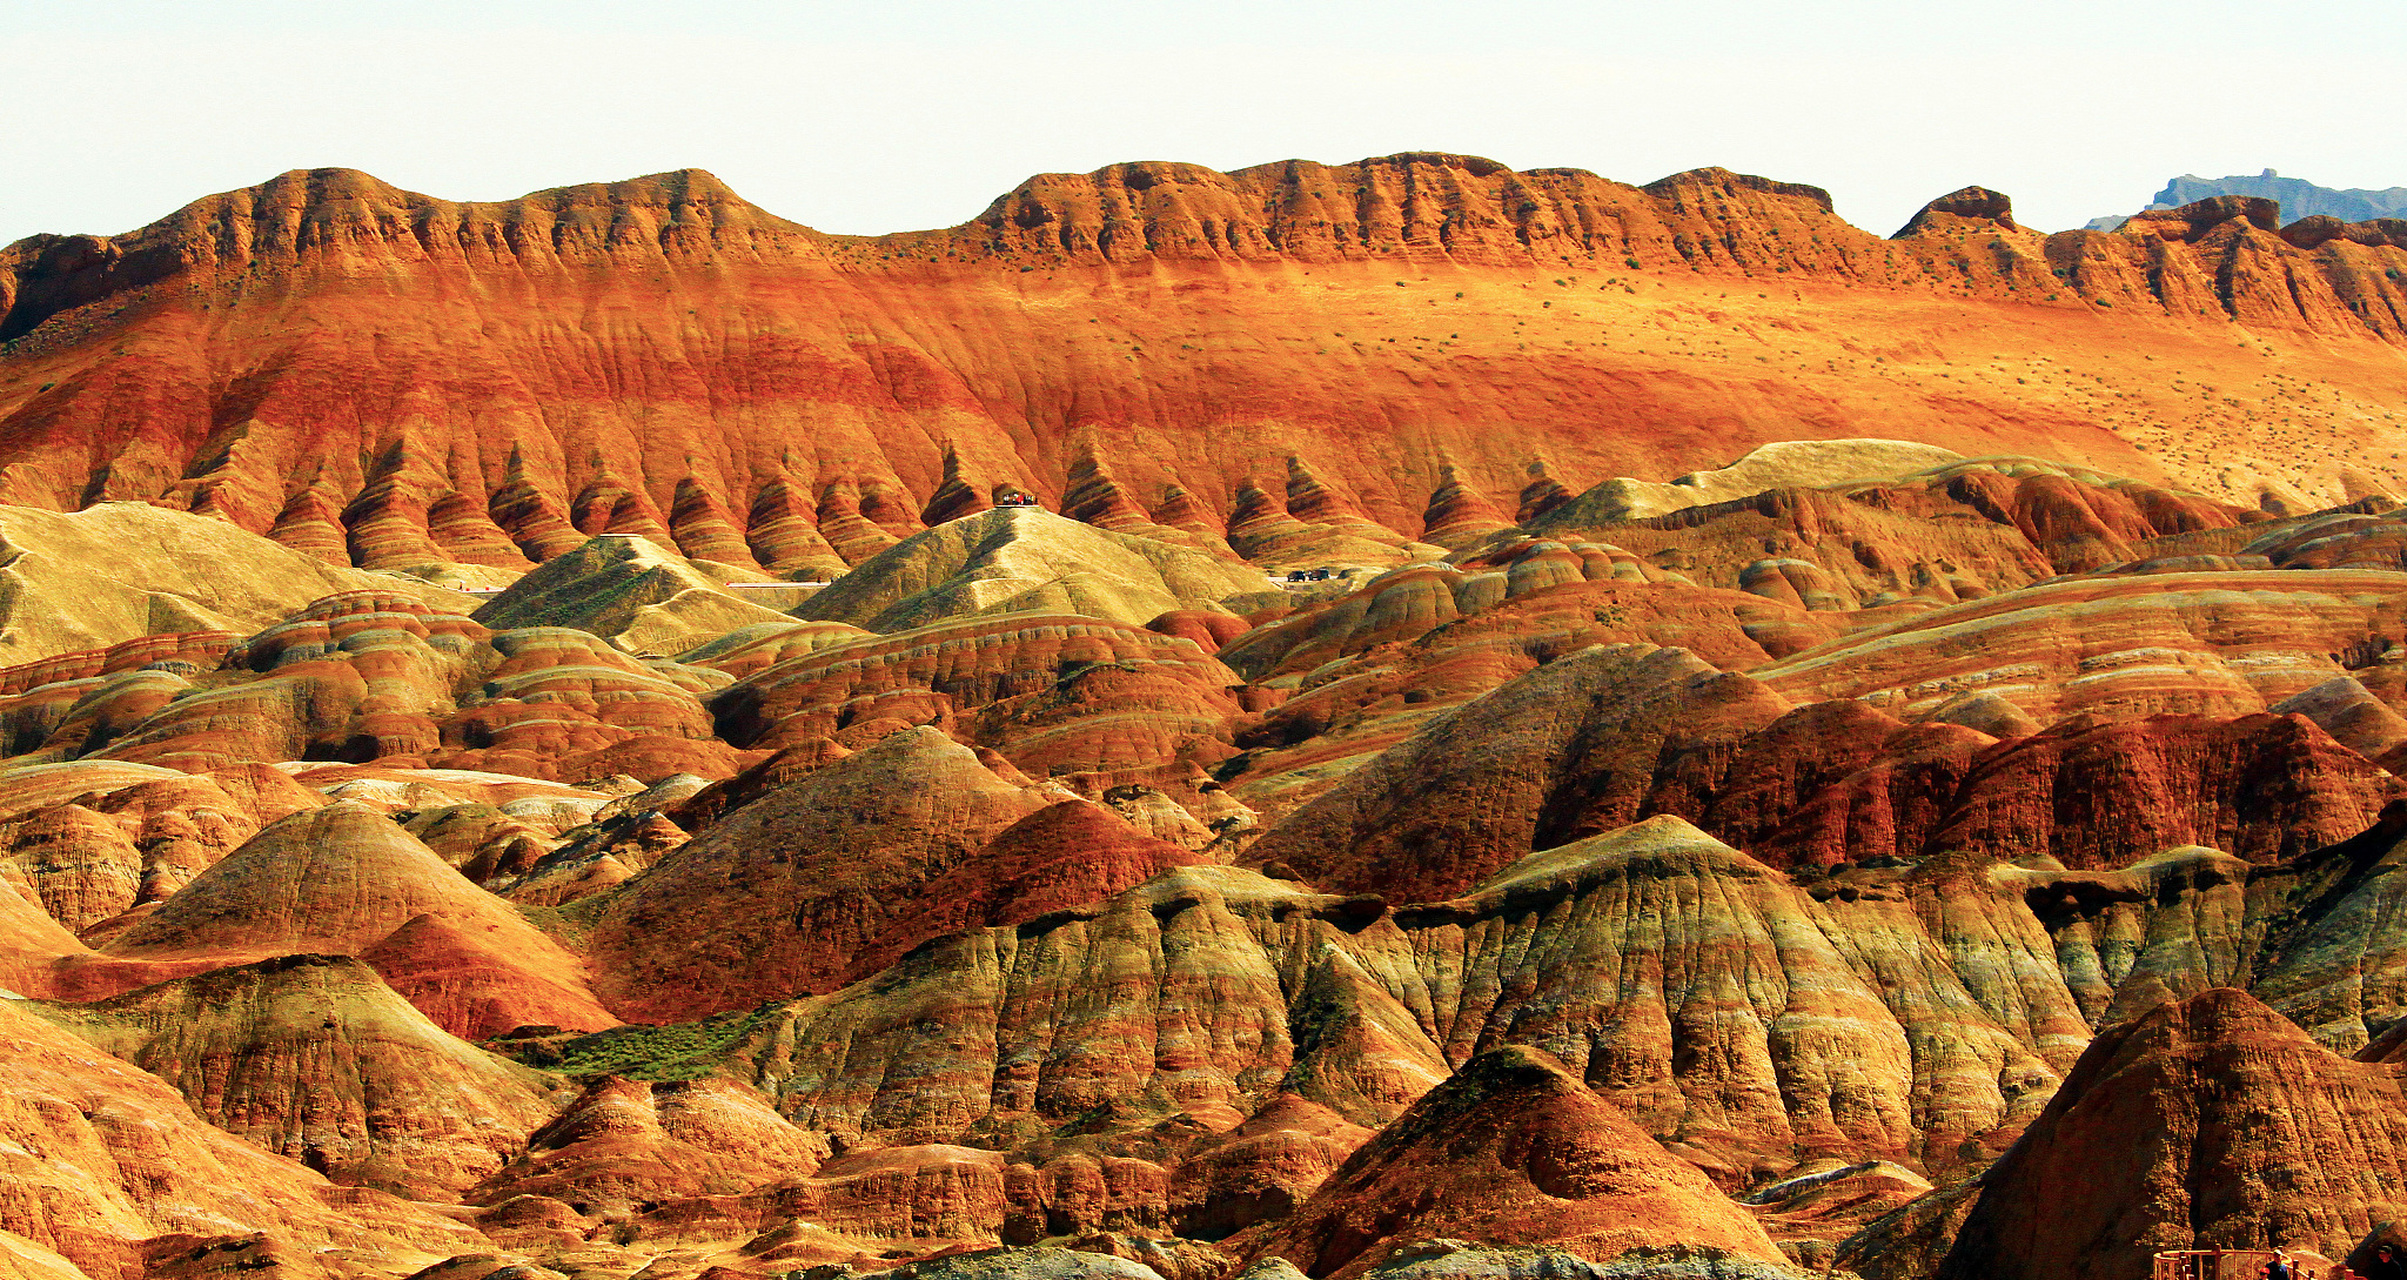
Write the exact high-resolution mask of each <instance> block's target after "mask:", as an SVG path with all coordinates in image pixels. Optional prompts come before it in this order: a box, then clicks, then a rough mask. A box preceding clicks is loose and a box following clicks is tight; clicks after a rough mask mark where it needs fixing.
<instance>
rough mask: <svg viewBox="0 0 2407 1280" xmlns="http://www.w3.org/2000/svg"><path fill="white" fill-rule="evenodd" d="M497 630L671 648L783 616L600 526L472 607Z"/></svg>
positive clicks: (648, 544)
mask: <svg viewBox="0 0 2407 1280" xmlns="http://www.w3.org/2000/svg"><path fill="white" fill-rule="evenodd" d="M474 616H475V618H476V620H477V621H478V622H481V623H483V624H485V625H486V626H488V627H491V628H493V629H494V630H496V631H508V630H511V629H514V628H518V627H574V628H576V629H577V630H580V631H590V632H592V633H594V634H595V635H598V636H603V637H606V638H624V640H625V641H626V644H627V647H632V648H642V649H646V650H659V651H662V652H667V653H674V652H677V651H678V650H681V649H686V648H690V647H692V646H693V645H696V644H699V643H702V642H703V641H706V640H709V639H712V638H714V637H717V636H720V635H723V634H725V633H727V632H729V631H733V630H735V629H736V628H737V627H745V626H751V625H754V624H756V623H762V622H775V621H779V620H780V619H781V615H780V614H778V613H777V612H776V611H775V610H772V609H764V608H762V607H760V606H759V605H756V604H752V603H750V602H749V601H744V600H739V599H737V598H736V597H735V594H734V593H733V592H730V591H727V590H725V589H723V583H722V580H721V579H719V578H716V577H713V576H711V575H709V574H707V573H705V572H703V570H701V569H700V568H698V567H696V566H695V564H694V563H693V562H692V561H690V560H687V559H686V558H685V557H683V556H680V555H678V554H677V553H675V552H673V551H668V550H665V549H663V548H662V547H661V546H659V545H658V544H657V543H654V542H652V541H651V540H649V539H647V538H643V537H638V536H636V535H633V534H618V533H605V534H602V535H600V536H598V537H594V538H588V539H587V540H586V541H585V543H584V544H583V545H581V546H579V547H578V548H576V549H575V550H573V551H571V552H569V553H568V554H566V555H563V556H561V557H559V558H558V559H555V560H551V561H547V562H545V563H544V564H543V565H542V566H541V567H540V568H537V569H536V570H535V571H534V572H532V573H529V574H527V575H526V576H525V577H523V578H520V579H519V580H518V581H516V582H514V583H511V584H510V586H509V588H508V589H507V590H505V591H503V592H502V593H501V594H500V595H497V596H495V597H493V598H492V599H491V600H488V601H486V602H485V604H484V605H483V607H481V608H479V609H478V610H477V611H476V613H475V615H474Z"/></svg>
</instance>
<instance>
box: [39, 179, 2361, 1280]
mask: <svg viewBox="0 0 2407 1280" xmlns="http://www.w3.org/2000/svg"><path fill="white" fill-rule="evenodd" d="M2403 413H2407V226H2402V225H2401V224H2399V223H2397V222H2396V221H2374V222H2367V223H2358V224H2341V223H2338V222H2336V221H2335V220H2333V219H2330V218H2308V219H2304V220H2300V221H2297V222H2292V223H2288V224H2284V223H2283V221H2282V220H2281V218H2280V216H2279V210H2278V208H2277V207H2276V206H2274V205H2273V204H2272V203H2271V202H2270V201H2263V200H2252V199H2243V198H2238V197H2226V198H2219V199H2214V200H2208V201H2202V202H2199V203H2197V204H2193V205H2190V206H2186V207H2184V208H2180V209H2174V210H2156V211H2151V212H2149V213H2145V214H2142V215H2141V216H2140V217H2138V218H2135V219H2134V220H2132V221H2131V222H2130V223H2128V224H2126V225H2125V226H2123V227H2122V228H2121V229H2119V230H2117V231H2114V232H2111V233H2104V232H2093V231H2082V232H2068V233H2062V234H2058V235H2041V234H2039V233H2036V232H2033V231H2030V230H2028V229H2026V228H2023V227H2021V226H2019V225H2018V224H2016V223H2015V221H2014V219H2013V214H2012V210H2011V206H2010V204H2009V202H2008V201H2007V200H2006V199H2005V197H2003V196H2001V195H1998V194H1997V193H1994V192H1990V191H1986V190H1983V189H1980V188H1968V189H1966V190H1964V191H1959V192H1955V193H1952V194H1949V195H1947V196H1944V197H1942V198H1940V199H1939V200H1935V201H1934V202H1932V204H1931V205H1930V206H1929V207H1928V208H1926V209H1925V210H1924V211H1923V213H1922V214H1921V215H1919V216H1918V217H1916V218H1915V219H1914V220H1913V222H1912V223H1911V224H1910V225H1909V226H1908V227H1906V228H1905V229H1903V230H1902V231H1900V232H1899V233H1898V234H1897V235H1895V236H1892V237H1889V238H1886V239H1883V238H1881V237H1879V236H1877V235H1873V234H1869V233H1866V232H1864V231H1861V230H1858V229H1856V228H1854V227H1851V226H1848V225H1847V224H1845V223H1843V222H1841V221H1839V220H1838V219H1836V218H1835V217H1834V216H1833V215H1832V214H1831V212H1830V207H1829V201H1828V198H1827V197H1826V196H1824V195H1823V194H1822V193H1821V192H1820V191H1818V190H1816V189H1815V188H1812V187H1807V186H1803V185H1799V184H1794V183H1786V182H1775V181H1770V180H1767V179H1762V178H1755V177H1747V176H1743V175H1738V174H1732V173H1728V172H1724V171H1720V170H1701V171H1697V172H1692V173H1685V174H1679V175H1675V176H1674V177H1671V178H1666V179H1664V180H1662V181H1660V182H1655V183H1652V184H1649V185H1647V186H1644V187H1633V186H1628V185H1624V184H1621V183H1617V182H1611V181H1607V180H1605V179H1601V178H1598V177H1596V176H1595V175H1592V174H1587V173H1584V172H1581V171H1576V170H1537V171H1529V172H1515V171H1512V170H1509V169H1505V168H1503V167H1502V166H1499V165H1495V164H1493V163H1492V162H1489V161H1484V160H1479V159H1477V158H1474V157H1465V156H1452V155H1435V154H1413V155H1402V156H1391V157H1385V158H1381V159H1375V160H1367V161H1363V162H1361V163H1359V164H1355V165H1347V166H1322V165H1312V164H1306V163H1303V162H1290V163H1285V164H1278V165H1268V166H1260V167H1257V168H1253V169H1247V170H1241V171H1238V172H1235V173H1226V174H1224V173H1217V172H1213V171H1210V170H1206V169H1201V168H1198V167H1194V166H1184V165H1172V164H1131V165H1121V166H1114V167H1112V168H1109V169H1105V170H1101V171H1098V172H1096V173H1093V174H1087V175H1046V176H1042V177H1039V178H1035V179H1031V180H1030V181H1029V182H1027V183H1025V184H1023V185H1022V186H1021V187H1020V188H1019V189H1017V190H1015V191H1013V192H1011V193H1009V194H1007V195H1005V196H1004V197H1002V198H1001V199H999V200H997V201H996V202H995V204H994V205H993V206H992V207H991V208H989V209H988V210H987V211H986V212H985V213H984V214H982V215H980V216H979V217H977V218H976V219H973V220H972V221H970V222H967V223H965V224H963V225H961V226H959V227H955V228H951V229H948V230H943V231H932V232H918V233H909V234H901V235H894V236H886V237H878V238H860V237H841V236H830V235H822V234H820V233H817V232H814V231H811V230H809V229H808V228H804V227H800V226H797V225H794V224H791V223H787V222H784V221H782V220H780V219H778V218H776V217H774V216H772V215H770V214H768V213H765V212H763V211H761V210H759V209H756V208H754V207H752V206H751V205H749V204H746V203H745V202H744V201H742V200H741V199H740V198H738V197H736V196H735V195H734V194H733V193H732V192H729V191H727V190H726V189H725V188H723V187H721V186H720V185H719V184H717V183H716V182H715V181H714V180H713V179H711V178H710V177H709V176H708V175H706V174H702V173H699V172H692V171H688V172H682V173H675V174H665V175H655V176H653V177H649V178H642V179H636V180H632V181H629V182H624V183H616V184H611V185H607V186H591V187H579V188H569V189H563V190H557V191H547V192H540V193H536V194H534V195H531V196H528V197H526V198H524V199H522V200H519V201H514V202H507V203H498V204H458V203H452V202H447V201H442V200H437V199H432V198H429V197H424V196H419V195H415V194H412V193H408V192H403V191H399V190H396V189H394V188H391V187H389V186H386V185H385V184H383V183H380V182H378V181H376V180H375V179H373V178H369V177H367V176H365V175H362V174H358V173H353V172H349V171H340V170H320V171H312V172H296V173H292V174H287V175H284V176H283V177H280V178H277V179H275V180H273V181H270V182H268V183H265V184H263V185H261V186H259V187H256V188H251V189H248V190H244V191H238V192H232V193H228V194H225V195H221V196H214V197H210V198H207V199H204V200H201V201H198V202H195V203H194V204H192V205H190V206H188V207H186V208H185V209H183V210H180V211H178V212H177V213H175V214H173V215H171V216H170V217H168V218H166V219H163V220H161V221H160V222H158V223H155V224H153V225H151V226H149V227H146V228H143V229H141V230H138V231H134V232H131V233H128V234H125V235H119V236H109V237H102V236H47V237H36V238H33V239H30V240H26V241H21V242H19V243H17V244H15V245H12V246H9V247H7V248H6V249H0V503H4V504H6V505H0V663H5V664H6V665H5V666H0V989H5V996H6V998H5V999H0V1081H5V1082H6V1087H5V1088H0V1275H6V1276H11V1277H14V1276H23V1277H27V1278H28V1280H36V1278H38V1280H74V1278H75V1277H79V1276H80V1277H89V1278H90V1280H153V1278H155V1280H199V1278H201V1277H206V1276H231V1275H233V1274H235V1273H246V1272H268V1273H271V1277H270V1280H273V1278H274V1277H292V1278H293V1280H321V1278H323V1280H386V1278H390V1280H399V1278H401V1277H418V1276H422V1277H426V1280H487V1278H488V1277H498V1278H500V1280H705V1278H707V1280H754V1278H756V1277H757V1278H760V1280H768V1278H770V1277H775V1278H777V1280H844V1278H845V1277H849V1276H854V1275H868V1274H872V1273H877V1274H881V1275H887V1276H892V1277H893V1278H894V1280H1027V1278H1033V1277H1043V1278H1046V1280H1086V1278H1089V1277H1092V1278H1093V1280H1106V1278H1108V1280H1239V1278H1242V1280H1302V1278H1303V1277H1310V1278H1312V1280H1331V1278H1340V1280H1352V1278H1354V1277H1362V1276H1376V1277H1378V1278H1379V1280H1441V1278H1446V1277H1482V1278H1486V1280H1541V1278H1545V1280H1592V1278H1593V1280H1607V1278H1610V1280H1637V1278H1638V1277H1649V1276H1665V1277H1717V1278H1721V1280H1778V1278H1781V1277H1805V1276H1821V1277H1834V1276H1845V1275H1850V1274H1852V1275H1854V1276H1857V1277H1860V1278H1861V1280H1921V1278H1924V1277H1932V1278H1936V1277H1948V1278H1951V1280H1952V1278H1956V1277H1966V1278H1969V1277H2000V1278H2004V1280H2023V1278H2029V1280H2041V1278H2043V1277H2044V1278H2050V1280H2053V1278H2056V1277H2073V1276H2077V1277H2096V1278H2098V1280H2136V1278H2138V1277H2144V1276H2148V1275H2150V1274H2151V1255H2153V1254H2155V1253H2157V1252H2159V1251H2166V1250H2184V1249H2212V1248H2227V1249H2242V1250H2261V1249H2268V1248H2271V1247H2274V1246H2282V1247H2286V1248H2289V1249H2291V1250H2293V1251H2295V1252H2297V1253H2299V1254H2300V1255H2301V1256H2302V1257H2306V1258H2307V1259H2308V1260H2309V1262H2310V1264H2311V1266H2312V1268H2314V1269H2315V1270H2314V1271H2313V1273H2314V1274H2317V1275H2319V1276H2320V1275H2322V1274H2325V1273H2326V1272H2328V1271H2329V1270H2330V1269H2331V1268H2333V1267H2336V1266H2339V1265H2341V1264H2344V1263H2353V1264H2354V1265H2357V1266H2359V1267H2360V1268H2362V1266H2363V1265H2364V1264H2365V1263H2366V1261H2367V1260H2368V1259H2369V1257H2370V1255H2371V1253H2372V1251H2373V1249H2374V1248H2375V1247H2376V1246H2377V1245H2378V1244H2380V1243H2382V1242H2384V1241H2398V1242H2400V1243H2402V1244H2407V1235H2403V1234H2402V1227H2401V1225H2400V1223H2401V1220H2402V1218H2403V1217H2407V1167H2403V1166H2402V1164H2401V1161H2400V1160H2399V1158H2398V1156H2397V1149H2398V1147H2399V1146H2400V1144H2401V1142H2402V1141H2403V1140H2407V1094H2403V1093H2402V1089H2403V1088H2407V1083H2403V1078H2402V1071H2407V926H2403V925H2402V924H2401V923H2400V919H2401V917H2400V908H2401V905H2402V904H2403V903H2407V783H2403V782H2402V781H2401V775H2399V774H2398V773H2396V772H2395V771H2396V770H2397V769H2398V768H2399V767H2400V765H2401V763H2402V762H2403V761H2407V505H2403V503H2402V499H2401V498H2399V497H2395V496H2393V495H2399V494H2407V470H2402V467H2401V463H2400V462H2399V460H2398V459H2399V454H2398V452H2397V451H2398V450H2399V449H2400V448H2401V447H2403V446H2407V422H2402V421H2401V418H2400V416H2399V415H2401V414H2403ZM2394 872H2399V873H2400V874H2401V879H2400V880H2397V881H2393V880H2392V879H2391V878H2390V877H2391V875H2392V874H2393V873H2394ZM505 1273H506V1275H505Z"/></svg>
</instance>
